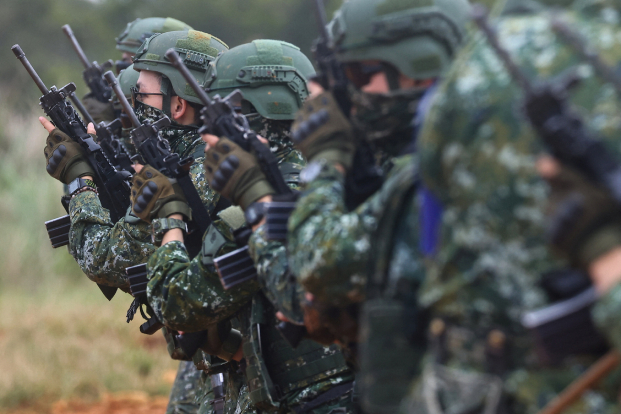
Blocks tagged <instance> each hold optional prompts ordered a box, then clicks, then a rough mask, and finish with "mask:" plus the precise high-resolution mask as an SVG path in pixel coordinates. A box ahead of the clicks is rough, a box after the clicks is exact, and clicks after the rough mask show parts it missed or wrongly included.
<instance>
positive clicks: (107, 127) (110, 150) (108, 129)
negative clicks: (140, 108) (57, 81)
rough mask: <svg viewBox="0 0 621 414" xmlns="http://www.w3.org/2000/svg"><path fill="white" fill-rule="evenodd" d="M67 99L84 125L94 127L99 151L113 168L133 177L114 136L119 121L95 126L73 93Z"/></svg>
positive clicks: (126, 158) (127, 157)
mask: <svg viewBox="0 0 621 414" xmlns="http://www.w3.org/2000/svg"><path fill="white" fill-rule="evenodd" d="M69 98H70V99H71V102H73V105H74V106H75V107H76V108H78V111H80V113H81V114H82V117H83V118H84V120H85V121H86V123H87V124H90V123H92V124H93V125H94V126H95V135H97V142H98V143H99V145H101V149H102V150H103V151H104V153H105V154H106V157H108V159H109V160H110V162H112V164H113V165H114V168H116V169H117V170H119V171H128V172H129V173H130V174H132V175H133V174H134V173H135V171H134V167H133V164H132V161H131V157H130V156H129V153H128V152H127V149H126V148H125V146H124V145H123V144H122V143H121V141H120V140H119V137H118V135H117V134H116V131H119V130H120V129H121V128H122V124H121V120H120V119H118V118H117V119H115V120H114V121H112V122H110V123H108V124H106V123H105V122H100V123H99V124H97V123H95V121H94V120H93V117H91V115H90V114H89V113H88V111H87V110H86V108H85V107H84V105H83V104H82V101H80V99H79V98H78V97H77V96H76V94H75V92H71V93H70V94H69Z"/></svg>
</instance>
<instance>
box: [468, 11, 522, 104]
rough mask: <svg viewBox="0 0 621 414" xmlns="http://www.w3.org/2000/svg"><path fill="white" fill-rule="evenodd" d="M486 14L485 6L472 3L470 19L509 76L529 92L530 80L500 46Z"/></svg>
mask: <svg viewBox="0 0 621 414" xmlns="http://www.w3.org/2000/svg"><path fill="white" fill-rule="evenodd" d="M488 15H489V13H488V10H487V8H486V7H485V6H483V5H481V4H474V5H473V6H472V14H471V16H472V20H474V22H475V23H476V25H477V26H478V27H479V30H481V32H483V34H484V35H485V38H486V39H487V42H488V43H489V44H490V46H491V47H492V49H494V51H495V52H496V55H497V56H498V57H499V58H500V60H501V61H502V63H503V65H504V66H505V68H506V69H507V70H508V71H509V73H510V74H511V77H513V79H514V80H515V81H517V82H518V83H519V84H520V86H521V87H522V88H523V89H524V90H525V91H526V93H527V94H530V93H531V92H532V90H533V87H532V85H531V82H530V80H529V79H528V78H527V77H526V76H525V75H524V74H523V73H522V71H521V70H520V69H519V68H518V67H517V66H516V65H515V63H513V60H511V56H509V53H508V52H507V51H506V50H505V49H504V48H503V47H502V46H500V43H499V42H498V37H497V36H496V33H495V32H494V30H493V29H492V28H491V26H490V25H489V21H488Z"/></svg>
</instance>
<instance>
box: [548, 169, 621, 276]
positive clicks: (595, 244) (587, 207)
mask: <svg viewBox="0 0 621 414" xmlns="http://www.w3.org/2000/svg"><path fill="white" fill-rule="evenodd" d="M549 183H550V187H551V194H550V199H549V205H548V213H549V216H550V220H549V225H548V236H549V239H550V242H551V244H552V247H553V248H554V250H555V251H556V253H558V254H560V255H561V256H563V257H565V258H566V259H567V260H568V261H569V262H570V263H572V265H574V266H575V267H578V268H581V269H585V270H586V269H587V268H588V266H589V264H591V262H592V261H594V260H595V259H597V258H598V257H599V256H601V255H603V254H605V253H607V252H608V251H609V250H611V249H612V248H614V247H617V246H621V214H620V213H621V209H620V206H619V205H617V203H615V201H614V200H613V199H612V198H611V197H610V196H609V195H608V194H607V193H606V192H605V191H604V190H602V189H600V188H597V187H596V186H595V185H594V184H592V183H591V182H589V181H587V180H586V179H585V178H583V177H582V176H581V175H580V174H578V173H576V172H575V171H572V170H570V169H568V168H566V167H563V168H562V169H561V171H560V173H559V174H558V175H557V176H555V177H554V178H552V179H550V180H549Z"/></svg>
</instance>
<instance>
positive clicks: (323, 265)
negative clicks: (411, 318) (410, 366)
mask: <svg viewBox="0 0 621 414" xmlns="http://www.w3.org/2000/svg"><path fill="white" fill-rule="evenodd" d="M389 161H390V162H387V163H386V165H390V166H391V167H392V168H391V170H390V173H389V174H388V176H387V178H386V179H387V181H389V180H390V177H391V176H392V174H393V173H394V172H395V171H398V170H399V169H400V166H399V165H400V164H404V165H407V164H408V163H409V162H411V159H410V158H409V157H404V158H398V159H395V158H392V159H390V160H389ZM393 164H394V166H393ZM312 168H317V169H318V172H317V174H316V176H315V177H314V179H313V180H312V181H311V182H310V183H308V184H306V185H305V187H304V192H303V193H302V197H301V198H300V200H299V201H298V204H297V206H296V209H295V210H294V212H293V214H292V215H291V218H290V219H289V236H288V237H289V238H288V250H289V263H290V265H291V267H292V268H293V269H295V271H296V276H297V279H298V281H299V282H300V284H302V286H303V287H304V289H305V290H306V291H308V292H310V293H312V294H313V295H314V296H315V300H316V301H317V302H321V303H323V304H326V305H329V306H337V307H344V306H347V305H348V304H352V303H359V302H361V301H362V300H363V299H364V297H365V291H366V280H367V271H368V267H367V265H368V261H369V257H370V254H371V249H372V245H371V236H372V234H373V233H374V232H375V230H376V229H377V224H378V217H379V216H380V215H381V213H382V211H383V205H384V203H385V200H384V198H383V197H384V195H383V194H382V193H378V194H375V195H374V196H372V197H371V198H369V199H368V200H367V201H366V202H364V203H363V204H361V205H360V206H358V208H356V210H354V211H351V212H350V211H348V210H347V208H346V207H345V201H344V200H345V198H344V197H345V185H344V182H345V178H344V176H343V174H342V173H340V172H339V171H338V170H337V169H336V168H334V166H333V165H330V164H314V165H313V166H312Z"/></svg>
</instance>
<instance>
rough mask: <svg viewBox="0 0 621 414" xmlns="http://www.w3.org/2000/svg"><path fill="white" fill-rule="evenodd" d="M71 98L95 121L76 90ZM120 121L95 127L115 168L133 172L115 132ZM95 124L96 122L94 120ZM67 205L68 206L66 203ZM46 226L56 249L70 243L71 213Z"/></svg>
mask: <svg viewBox="0 0 621 414" xmlns="http://www.w3.org/2000/svg"><path fill="white" fill-rule="evenodd" d="M69 99H71V102H73V105H74V106H75V107H76V108H78V111H80V113H81V114H82V116H83V117H84V119H85V120H86V122H87V123H90V122H93V119H92V118H91V116H90V115H89V113H88V112H87V111H86V108H84V105H82V102H81V101H80V99H78V97H77V96H76V94H75V92H71V93H70V94H69ZM119 123H120V122H119V121H118V120H115V121H113V122H111V123H110V124H108V125H105V124H104V123H103V122H102V123H100V124H99V125H97V126H96V127H95V130H96V133H97V135H98V138H99V144H100V145H101V149H103V151H104V153H105V154H106V157H108V159H109V160H110V161H112V164H113V165H114V168H116V169H117V170H119V171H128V172H129V173H131V174H133V173H134V169H133V167H132V163H131V160H130V158H129V156H128V155H127V152H126V150H125V147H123V145H122V144H121V142H120V141H119V140H118V139H117V138H116V136H115V135H114V133H113V130H114V129H115V128H116V127H117V125H118V124H119ZM93 124H95V123H94V122H93ZM65 204H66V203H65ZM65 207H68V206H67V205H66V206H65ZM45 227H46V229H47V233H48V237H49V238H50V242H51V243H52V247H53V248H55V249H56V248H58V247H62V246H66V245H67V244H69V230H70V229H71V219H70V218H69V215H65V216H62V217H58V218H56V219H53V220H49V221H46V222H45Z"/></svg>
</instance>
